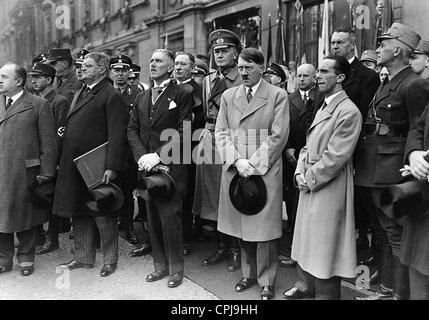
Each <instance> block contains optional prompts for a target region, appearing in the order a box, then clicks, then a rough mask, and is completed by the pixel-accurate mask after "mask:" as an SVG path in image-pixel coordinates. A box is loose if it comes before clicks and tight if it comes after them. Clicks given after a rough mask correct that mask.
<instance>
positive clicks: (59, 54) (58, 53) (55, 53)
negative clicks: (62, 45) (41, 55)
mask: <svg viewBox="0 0 429 320" xmlns="http://www.w3.org/2000/svg"><path fill="white" fill-rule="evenodd" d="M60 60H70V61H71V60H73V59H72V56H71V52H70V49H52V50H50V51H49V53H48V57H47V61H46V63H53V62H56V61H60Z"/></svg>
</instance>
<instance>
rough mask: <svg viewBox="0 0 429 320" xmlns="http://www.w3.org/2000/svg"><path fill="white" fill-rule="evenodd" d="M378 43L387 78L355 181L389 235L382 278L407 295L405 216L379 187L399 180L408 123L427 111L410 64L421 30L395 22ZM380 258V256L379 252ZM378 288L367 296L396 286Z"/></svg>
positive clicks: (377, 99) (372, 109) (377, 296)
mask: <svg viewBox="0 0 429 320" xmlns="http://www.w3.org/2000/svg"><path fill="white" fill-rule="evenodd" d="M379 41H380V46H379V47H378V48H377V53H378V57H379V58H378V61H377V64H378V65H379V66H382V67H386V68H387V69H388V71H389V78H388V80H389V81H388V82H387V83H384V84H382V85H381V86H380V88H379V89H378V91H377V93H376V95H375V97H374V99H373V102H372V103H371V107H370V112H369V113H368V118H367V120H366V123H365V125H364V136H363V140H362V142H361V145H360V146H358V148H357V150H356V153H355V171H356V174H355V185H357V186H361V187H366V188H367V190H368V196H367V197H366V199H365V202H366V203H368V202H371V201H370V199H371V197H370V196H372V200H373V201H372V202H373V204H374V206H375V208H376V209H375V210H376V213H374V212H373V213H372V214H375V215H376V216H377V219H378V222H379V223H380V226H381V227H382V229H383V230H384V231H385V233H386V235H387V239H386V240H387V241H388V243H387V244H386V240H383V241H381V239H378V234H377V232H376V233H375V236H376V237H377V238H376V245H377V246H378V245H380V246H381V245H383V246H386V245H388V246H389V247H390V248H389V247H388V248H387V250H386V252H385V254H383V256H382V257H383V259H382V261H380V264H379V267H378V268H379V273H380V279H381V282H380V283H381V284H386V283H388V282H389V279H391V283H392V287H393V297H394V298H395V299H408V298H409V281H408V268H407V267H406V266H404V265H402V264H401V263H400V261H399V250H400V246H401V236H402V225H403V221H402V220H401V219H400V220H394V219H390V218H388V217H387V216H385V215H384V214H383V212H382V211H381V210H380V209H379V207H380V194H381V190H382V189H383V188H384V187H386V186H389V185H392V184H396V183H399V182H400V180H401V174H400V172H399V170H400V169H401V168H402V164H403V159H404V149H405V142H406V139H407V138H406V137H407V133H408V130H409V128H410V125H411V124H413V123H414V122H416V120H417V119H418V118H419V117H420V115H421V113H422V112H423V110H424V108H425V106H426V104H427V102H428V99H427V97H426V96H425V94H424V88H423V86H422V79H420V78H419V76H417V75H416V74H415V73H414V72H413V71H412V70H411V67H410V66H409V60H410V57H411V54H412V52H413V50H414V49H415V48H417V45H418V44H419V41H420V36H419V35H418V34H417V33H416V32H415V31H414V30H413V29H411V28H410V27H408V26H406V25H404V24H400V23H394V24H393V25H392V26H391V28H390V29H389V30H388V31H387V32H386V33H385V34H383V35H382V36H381V37H380V38H379ZM389 254H390V255H391V258H390V259H388V258H387V257H388V255H389ZM377 258H378V257H377ZM380 289H381V290H380V293H377V294H375V295H373V296H370V297H367V299H380V298H383V299H385V298H388V297H389V296H390V297H392V291H391V290H386V289H385V288H384V286H383V287H381V286H380Z"/></svg>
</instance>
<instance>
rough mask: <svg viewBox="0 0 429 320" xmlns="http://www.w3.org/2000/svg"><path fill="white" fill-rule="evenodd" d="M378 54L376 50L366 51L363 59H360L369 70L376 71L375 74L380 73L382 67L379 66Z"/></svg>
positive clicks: (363, 53)
mask: <svg viewBox="0 0 429 320" xmlns="http://www.w3.org/2000/svg"><path fill="white" fill-rule="evenodd" d="M377 59H378V54H377V51H375V50H365V51H364V52H362V57H361V58H360V62H362V64H363V65H364V66H365V67H367V68H368V69H371V70H374V71H375V72H377V73H378V72H379V71H380V69H381V68H380V67H378V66H377Z"/></svg>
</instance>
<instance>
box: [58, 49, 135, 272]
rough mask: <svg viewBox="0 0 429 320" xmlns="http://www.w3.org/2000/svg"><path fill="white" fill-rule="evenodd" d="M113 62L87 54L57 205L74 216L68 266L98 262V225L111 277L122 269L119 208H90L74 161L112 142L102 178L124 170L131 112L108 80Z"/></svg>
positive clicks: (70, 119) (69, 122)
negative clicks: (71, 253) (73, 239)
mask: <svg viewBox="0 0 429 320" xmlns="http://www.w3.org/2000/svg"><path fill="white" fill-rule="evenodd" d="M109 64H110V58H109V57H108V56H107V55H105V54H103V53H99V52H93V53H90V54H88V55H87V56H86V57H85V60H84V62H83V64H82V80H83V81H84V82H85V86H84V87H83V88H82V89H81V90H79V91H78V92H77V93H76V94H75V96H74V98H73V101H72V104H71V105H70V109H69V112H68V115H67V127H66V131H65V134H64V140H63V150H62V155H61V160H60V165H59V172H58V179H57V185H56V189H55V199H54V208H53V214H56V215H59V216H60V217H69V218H73V229H74V233H75V252H74V259H73V260H72V261H70V262H69V263H67V264H65V265H64V267H67V268H68V269H70V270H73V269H77V268H91V267H92V266H93V264H94V263H95V253H96V231H97V229H98V231H99V234H100V240H101V249H102V251H103V254H104V266H103V268H102V270H101V274H100V275H101V276H102V277H105V276H108V275H110V274H111V273H113V272H114V271H115V270H116V267H117V261H118V224H117V222H116V216H117V214H118V212H112V213H107V212H98V213H96V212H94V211H91V210H90V209H89V208H88V207H87V206H86V203H87V202H88V201H90V200H92V199H91V196H90V193H89V190H88V187H87V186H86V184H85V182H84V180H83V179H82V177H81V175H80V174H79V171H78V170H77V168H76V166H75V164H74V162H73V159H75V158H77V157H79V156H81V155H83V154H85V153H87V152H88V151H91V150H92V149H94V148H96V147H98V146H100V145H102V144H104V143H105V142H108V147H107V156H106V161H105V164H104V168H105V173H104V176H103V179H102V181H101V182H102V183H104V184H109V183H111V182H113V181H115V180H116V178H117V177H118V173H119V172H121V171H122V170H123V166H124V157H125V148H126V127H127V111H126V107H125V102H124V99H123V97H122V95H121V94H120V93H119V92H118V91H117V90H115V89H114V88H113V86H112V85H111V83H110V81H109V79H108V78H107V76H108V74H109ZM101 165H103V164H101Z"/></svg>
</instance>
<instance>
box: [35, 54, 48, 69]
mask: <svg viewBox="0 0 429 320" xmlns="http://www.w3.org/2000/svg"><path fill="white" fill-rule="evenodd" d="M46 57H47V55H46V53H45V52H42V53H40V54H38V55H37V56H36V57H35V58H33V67H34V66H35V65H36V64H38V63H46V60H47V58H46Z"/></svg>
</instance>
